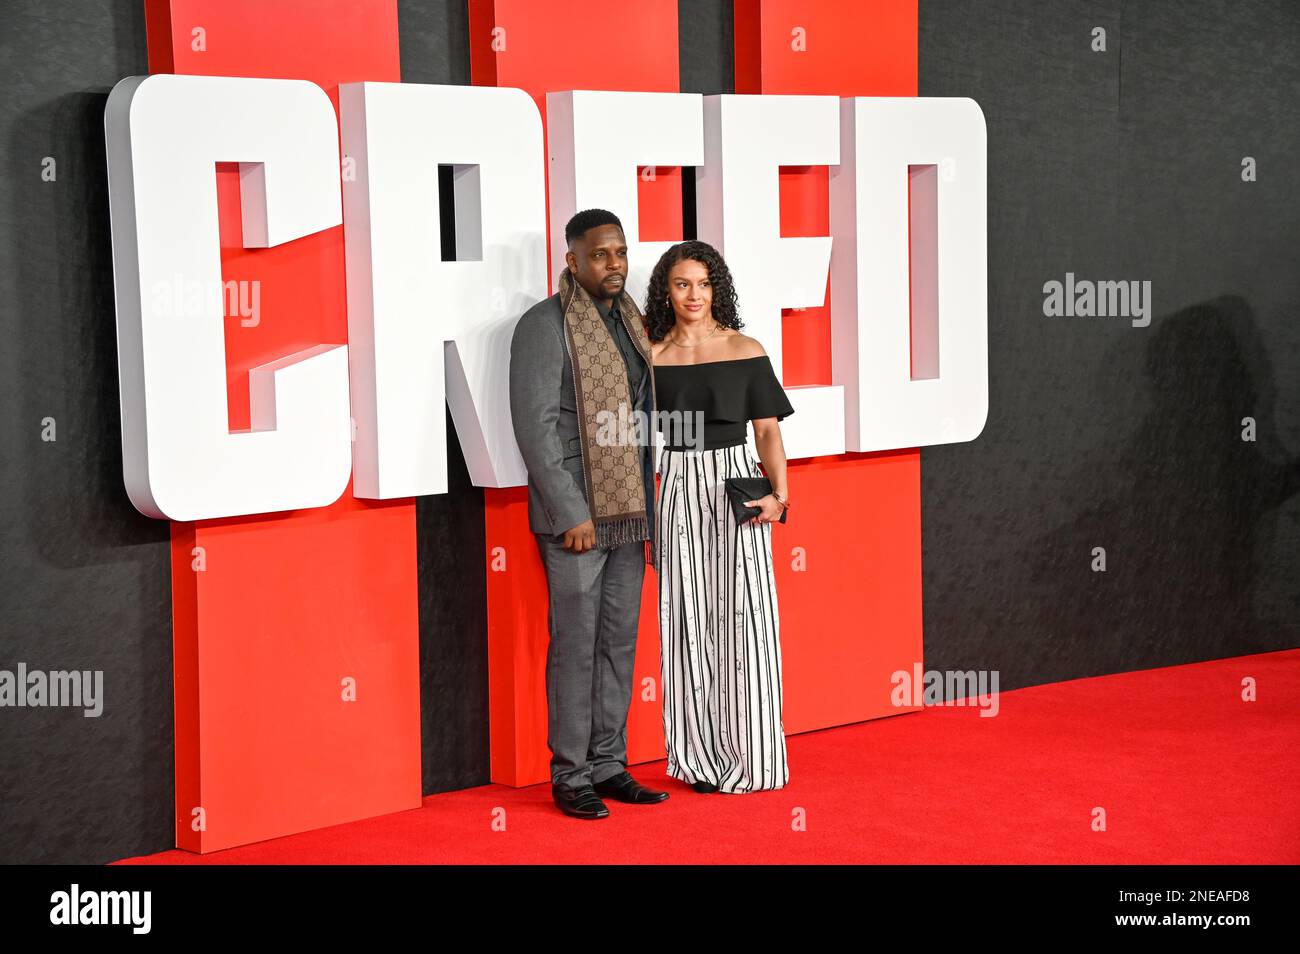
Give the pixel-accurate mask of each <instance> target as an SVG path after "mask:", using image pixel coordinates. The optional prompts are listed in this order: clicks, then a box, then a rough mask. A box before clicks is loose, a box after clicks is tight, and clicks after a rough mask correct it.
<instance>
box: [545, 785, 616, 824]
mask: <svg viewBox="0 0 1300 954" xmlns="http://www.w3.org/2000/svg"><path fill="white" fill-rule="evenodd" d="M551 799H552V800H553V801H554V802H555V804H556V806H558V807H559V809H560V811H562V812H564V814H566V815H570V816H572V817H573V818H588V819H590V818H607V817H609V809H608V808H606V807H605V803H604V802H602V801H601V800H600V796H598V795H597V794H596V790H595V789H593V788H592V787H591V786H590V785H580V786H578V787H577V788H569V786H567V785H552V786H551Z"/></svg>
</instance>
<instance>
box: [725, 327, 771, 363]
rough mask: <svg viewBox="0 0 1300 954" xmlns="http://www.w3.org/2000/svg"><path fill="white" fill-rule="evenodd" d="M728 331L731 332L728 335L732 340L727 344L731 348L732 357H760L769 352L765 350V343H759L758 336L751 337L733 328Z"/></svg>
mask: <svg viewBox="0 0 1300 954" xmlns="http://www.w3.org/2000/svg"><path fill="white" fill-rule="evenodd" d="M728 331H729V332H730V333H729V334H728V336H727V337H728V338H729V339H730V340H729V341H728V342H727V344H728V346H729V347H730V348H731V357H733V358H758V357H762V356H763V355H765V354H767V352H766V351H764V350H763V345H762V344H760V343H759V340H758V339H757V338H751V337H750V336H749V335H746V334H741V333H740V332H739V331H732V330H731V329H728Z"/></svg>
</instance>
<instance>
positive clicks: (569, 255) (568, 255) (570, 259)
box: [564, 249, 578, 275]
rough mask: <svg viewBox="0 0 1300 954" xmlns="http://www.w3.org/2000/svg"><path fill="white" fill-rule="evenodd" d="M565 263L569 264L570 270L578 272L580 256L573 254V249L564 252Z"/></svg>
mask: <svg viewBox="0 0 1300 954" xmlns="http://www.w3.org/2000/svg"><path fill="white" fill-rule="evenodd" d="M564 263H565V264H566V265H568V266H569V271H571V272H573V274H575V275H576V274H578V256H576V255H574V254H573V249H569V250H568V251H567V252H565V253H564Z"/></svg>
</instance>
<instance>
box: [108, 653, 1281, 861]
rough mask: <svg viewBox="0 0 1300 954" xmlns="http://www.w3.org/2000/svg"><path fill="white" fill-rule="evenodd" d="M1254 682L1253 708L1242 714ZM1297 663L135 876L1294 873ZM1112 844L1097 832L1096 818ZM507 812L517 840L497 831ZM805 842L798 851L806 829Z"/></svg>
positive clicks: (827, 740)
mask: <svg viewBox="0 0 1300 954" xmlns="http://www.w3.org/2000/svg"><path fill="white" fill-rule="evenodd" d="M1245 677H1252V678H1253V679H1254V680H1255V682H1256V684H1257V686H1258V701H1256V702H1244V701H1242V698H1241V692H1242V688H1241V682H1242V679H1243V678H1245ZM1298 752H1300V650H1288V651H1285V652H1278V653H1267V654H1264V655H1258V656H1243V657H1238V658H1235V659H1221V660H1215V661H1212V662H1206V663H1196V664H1193V665H1188V666H1177V667H1172V668H1168V669H1155V670H1147V671H1144V672H1134V673H1123V674H1120V675H1115V676H1103V677H1097V678H1092V679H1079V680H1075V681H1072V682H1065V683H1055V684H1052V685H1047V686H1036V687H1033V688H1030V689H1021V690H1016V691H1014V692H1004V693H1002V694H1001V697H1000V699H999V709H998V714H997V716H995V717H992V718H981V717H980V715H979V709H978V708H976V707H975V706H970V707H958V706H945V707H932V708H929V709H926V710H925V711H923V712H916V713H910V714H905V715H900V716H897V717H894V718H890V719H881V720H877V721H874V722H866V723H861V724H858V725H852V726H844V727H841V728H836V729H828V730H825V731H822V732H812V733H808V734H806V735H799V736H793V737H791V738H790V740H789V758H790V775H791V781H790V785H789V786H787V787H786V788H785V789H782V790H781V791H777V792H761V793H754V794H749V795H697V794H695V793H694V792H693V791H691V790H690V789H689V788H688V787H686V786H685V785H683V784H682V783H680V782H678V781H676V780H674V779H668V778H666V777H665V775H664V774H663V769H664V763H663V762H654V763H650V764H648V765H642V766H639V767H635V768H634V774H635V775H636V776H637V777H638V778H639V779H641V780H642V781H644V782H646V783H647V784H650V785H656V786H660V787H664V788H667V789H668V790H669V791H671V793H672V795H671V797H670V798H669V799H668V801H666V802H664V803H662V804H660V805H651V806H639V805H622V804H619V803H617V802H611V803H609V805H610V817H609V818H607V819H604V820H602V821H595V822H584V821H578V820H576V819H569V818H566V817H564V816H562V815H560V814H559V813H558V811H556V810H555V809H554V808H553V807H552V805H551V801H550V787H549V786H547V785H537V786H533V787H531V788H525V789H512V788H507V787H505V786H500V785H485V786H483V787H480V788H473V789H467V790H465V791H461V792H451V793H447V794H443V795H432V796H429V797H428V798H426V799H425V800H424V805H423V807H422V808H420V809H418V810H414V811H409V812H401V813H399V814H396V815H388V816H385V817H382V818H373V819H369V820H366V821H362V822H355V823H353V824H349V825H340V826H337V827H334V828H326V829H322V830H319V831H313V832H306V833H304V834H300V835H293V836H290V837H287V838H279V839H275V840H273V841H267V842H262V843H260V844H255V845H247V846H245V847H242V848H234V849H230V850H228V851H221V852H216V853H213V854H210V855H206V856H202V857H201V856H198V855H194V854H190V853H188V852H182V851H165V852H162V853H160V854H156V855H149V856H146V857H141V858H132V859H128V860H127V861H126V862H124V863H129V864H136V863H145V864H194V863H214V864H250V863H251V864H277V863H309V864H310V863H326V864H349V863H379V864H387V863H440V862H457V863H510V862H523V863H536V862H541V863H615V864H619V863H630V864H647V863H659V862H674V863H691V862H705V863H712V862H725V863H785V862H796V863H821V862H835V863H860V862H871V863H890V864H898V863H903V864H908V863H1021V862H1038V863H1048V864H1056V863H1080V864H1102V863H1106V864H1130V863H1133V864H1138V863H1140V864H1182V863H1189V864H1261V863H1263V864H1281V863H1287V864H1296V863H1300V755H1298ZM1098 807H1100V808H1103V809H1105V817H1106V830H1105V831H1093V830H1092V827H1091V826H1092V820H1093V811H1094V808H1098ZM503 812H504V822H505V828H506V830H505V831H495V830H493V819H494V817H501V816H502V813H503ZM800 814H801V815H802V817H804V818H806V830H804V831H796V830H794V828H793V826H792V822H793V821H794V819H795V818H796V816H797V815H800Z"/></svg>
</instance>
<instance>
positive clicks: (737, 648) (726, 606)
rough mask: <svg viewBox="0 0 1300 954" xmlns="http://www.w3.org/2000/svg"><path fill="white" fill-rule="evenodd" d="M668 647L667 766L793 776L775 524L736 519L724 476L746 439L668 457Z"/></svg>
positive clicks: (662, 536) (748, 460)
mask: <svg viewBox="0 0 1300 954" xmlns="http://www.w3.org/2000/svg"><path fill="white" fill-rule="evenodd" d="M659 475H660V483H659V506H658V508H657V517H656V520H655V524H656V527H655V530H656V534H657V538H658V541H659V546H658V551H659V552H658V563H657V566H656V570H657V572H658V576H659V646H660V648H659V652H660V664H661V672H662V677H663V704H664V705H663V716H664V738H665V741H666V747H667V750H668V774H669V775H671V776H673V777H674V778H679V779H682V780H683V781H685V782H688V783H691V782H700V781H702V782H711V783H713V784H714V785H717V786H718V788H719V790H720V791H723V792H752V791H756V790H759V789H774V788H781V787H783V786H784V785H785V784H786V783H787V782H788V781H789V780H790V772H789V767H788V766H787V764H786V749H785V731H784V727H783V724H782V720H781V702H782V696H781V642H780V624H779V619H778V616H777V604H776V581H775V576H774V573H773V566H772V526H771V524H759V525H750V524H741V525H738V524H737V522H736V518H735V516H734V515H733V514H732V512H731V508H730V506H729V505H728V503H727V499H726V492H725V490H724V489H723V485H722V482H723V480H724V479H726V478H727V477H761V476H763V472H762V471H761V470H760V469H759V465H758V461H757V460H756V459H755V457H754V454H753V453H752V452H751V451H750V450H749V447H748V445H746V444H738V445H736V446H734V447H723V448H719V449H717V450H686V451H679V450H670V449H667V448H665V449H664V450H663V451H662V453H661V456H660V458H659Z"/></svg>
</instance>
